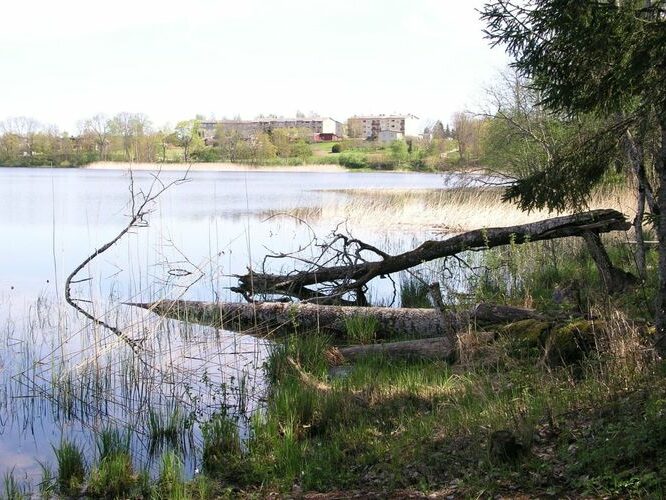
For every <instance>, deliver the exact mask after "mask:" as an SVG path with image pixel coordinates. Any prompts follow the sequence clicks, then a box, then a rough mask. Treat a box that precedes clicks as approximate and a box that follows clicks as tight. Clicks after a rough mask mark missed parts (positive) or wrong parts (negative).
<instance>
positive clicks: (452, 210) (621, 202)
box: [267, 187, 636, 233]
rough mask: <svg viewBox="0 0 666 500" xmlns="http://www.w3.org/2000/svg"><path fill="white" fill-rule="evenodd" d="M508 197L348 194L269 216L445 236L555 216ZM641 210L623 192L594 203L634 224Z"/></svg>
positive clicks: (464, 192) (462, 190) (599, 194)
mask: <svg viewBox="0 0 666 500" xmlns="http://www.w3.org/2000/svg"><path fill="white" fill-rule="evenodd" d="M502 192H503V191H502V189H501V188H493V187H487V188H478V187H474V188H470V187H451V188H446V189H437V190H433V189H422V190H416V189H412V190H401V189H383V190H381V189H380V190H378V189H346V190H339V191H336V193H338V194H344V195H345V196H343V197H341V196H336V197H335V198H333V197H331V198H329V199H327V200H325V202H324V204H323V205H322V206H316V207H296V208H293V209H290V210H287V211H284V210H281V211H279V212H277V211H276V212H271V211H269V212H267V215H269V216H271V215H273V216H277V215H285V214H288V215H293V216H295V217H298V218H300V219H303V220H306V221H308V222H314V221H322V220H333V221H339V220H347V221H349V222H350V223H352V224H354V225H362V226H368V227H378V226H381V227H383V228H400V227H410V228H414V227H428V228H431V229H433V230H436V231H438V232H441V233H456V232H462V231H469V230H473V229H479V228H483V227H502V226H511V225H518V224H526V223H529V222H534V221H537V220H540V219H545V218H548V217H551V216H553V214H549V213H548V212H547V211H538V210H537V211H532V212H530V213H527V212H523V211H521V210H520V209H519V208H518V207H516V206H515V205H512V204H510V203H504V202H502ZM635 206H636V203H635V194H634V192H633V191H632V190H630V189H629V188H622V187H614V188H603V189H599V190H597V191H596V192H595V193H594V194H593V196H592V197H591V199H590V202H589V208H590V209H595V208H615V209H617V210H620V211H621V212H623V213H625V214H627V215H628V216H629V218H630V219H631V218H632V216H633V214H634V213H635ZM386 214H390V218H387V217H386Z"/></svg>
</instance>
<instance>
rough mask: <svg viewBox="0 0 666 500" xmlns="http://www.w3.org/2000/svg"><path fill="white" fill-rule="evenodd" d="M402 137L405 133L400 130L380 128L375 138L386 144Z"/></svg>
mask: <svg viewBox="0 0 666 500" xmlns="http://www.w3.org/2000/svg"><path fill="white" fill-rule="evenodd" d="M404 137H405V135H404V134H403V133H402V132H396V131H395V130H381V131H380V132H379V135H378V136H377V140H378V141H379V142H380V143H381V144H388V143H391V142H393V141H399V140H400V139H403V138H404Z"/></svg>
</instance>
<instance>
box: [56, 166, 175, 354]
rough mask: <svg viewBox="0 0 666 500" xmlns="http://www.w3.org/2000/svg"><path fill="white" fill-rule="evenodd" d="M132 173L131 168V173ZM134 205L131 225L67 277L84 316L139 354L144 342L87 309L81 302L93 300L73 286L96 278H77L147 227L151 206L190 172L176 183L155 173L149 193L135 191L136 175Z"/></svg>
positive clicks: (68, 298) (68, 299) (67, 285)
mask: <svg viewBox="0 0 666 500" xmlns="http://www.w3.org/2000/svg"><path fill="white" fill-rule="evenodd" d="M131 174H132V172H131V170H130V176H131ZM130 179H131V180H130V188H129V189H130V207H131V214H130V220H129V222H128V223H127V225H126V226H125V227H124V228H123V229H122V230H121V231H120V232H119V233H118V234H117V235H116V237H115V238H113V239H111V240H110V241H108V242H107V243H105V244H104V245H102V246H101V247H100V248H98V249H96V250H95V251H94V252H93V253H91V254H90V255H88V257H86V258H85V259H84V260H83V261H82V262H81V263H80V264H79V265H78V266H76V268H75V269H74V270H73V271H72V272H71V273H70V274H69V276H67V279H66V280H65V301H66V302H67V303H68V304H69V305H70V306H72V307H73V308H74V309H76V310H77V311H78V312H79V313H81V314H82V315H83V316H85V317H86V318H88V319H89V320H90V321H92V322H93V323H94V324H96V325H99V326H102V327H104V328H106V329H107V330H109V331H111V332H112V333H113V334H114V335H116V336H117V337H118V338H120V339H121V340H122V341H123V342H125V343H126V344H127V345H128V346H130V348H131V349H132V351H134V352H135V353H138V352H139V349H140V344H141V341H140V340H137V339H132V338H130V337H128V336H127V335H126V334H125V333H124V332H123V331H122V330H120V329H119V328H118V327H117V326H113V325H110V324H109V323H107V322H106V321H104V320H103V319H101V318H99V317H97V316H95V315H94V314H93V313H91V312H90V311H88V310H87V309H85V308H83V307H82V306H81V305H79V303H80V302H83V303H92V301H90V300H86V299H81V298H76V297H72V291H71V287H72V284H73V283H80V282H82V281H90V280H92V278H91V277H88V278H83V279H80V280H77V279H75V278H76V276H77V275H78V274H79V273H80V272H81V271H82V270H83V269H84V268H85V267H86V266H87V265H88V264H90V263H91V262H92V261H93V260H95V259H96V258H97V257H98V256H100V255H101V254H103V253H104V252H106V251H107V250H108V249H109V248H111V247H112V246H114V245H115V244H116V243H118V241H120V240H121V239H122V237H123V236H125V235H126V234H127V233H128V232H130V231H131V230H132V229H134V228H138V227H145V226H146V225H147V224H148V222H147V221H146V216H147V215H148V214H149V213H150V211H151V207H152V205H153V203H154V202H155V200H157V198H159V197H160V195H161V194H162V193H164V192H165V191H166V190H167V189H169V188H170V187H172V186H174V185H177V184H181V183H183V182H185V181H186V180H187V172H186V173H185V175H184V176H183V177H181V178H179V179H176V180H174V181H172V182H169V183H167V184H165V183H164V182H162V180H161V179H160V178H159V172H158V174H155V175H153V182H152V183H151V185H150V188H149V189H148V192H143V190H139V191H138V192H135V190H134V178H133V177H130Z"/></svg>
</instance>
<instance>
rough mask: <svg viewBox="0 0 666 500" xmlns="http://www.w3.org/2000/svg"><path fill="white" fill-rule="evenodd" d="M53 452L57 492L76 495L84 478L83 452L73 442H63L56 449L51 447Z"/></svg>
mask: <svg viewBox="0 0 666 500" xmlns="http://www.w3.org/2000/svg"><path fill="white" fill-rule="evenodd" d="M53 452H54V454H55V457H56V461H57V464H58V468H57V475H56V480H57V485H58V491H59V492H60V493H61V494H63V495H77V494H78V493H79V492H80V491H81V489H82V487H83V485H84V482H85V478H86V465H85V459H84V454H83V450H82V449H81V448H80V447H79V446H78V445H77V444H76V443H75V442H73V441H67V440H63V441H62V442H61V443H60V445H59V446H58V447H53Z"/></svg>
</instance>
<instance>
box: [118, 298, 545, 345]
mask: <svg viewBox="0 0 666 500" xmlns="http://www.w3.org/2000/svg"><path fill="white" fill-rule="evenodd" d="M128 305H132V306H136V307H141V308H144V309H148V310H150V311H152V312H154V313H156V314H159V315H162V316H167V317H171V318H175V319H180V320H183V321H191V322H195V323H201V324H205V325H211V326H215V327H218V328H223V329H225V330H231V331H235V332H242V333H246V334H249V335H257V336H268V335H271V334H284V333H293V332H295V331H298V332H303V333H307V332H312V331H317V330H318V331H323V332H325V333H328V334H331V335H333V336H334V337H337V338H345V337H346V333H347V321H349V320H350V319H352V318H357V317H371V318H373V319H374V320H375V322H376V327H375V337H376V338H377V339H386V338H391V337H394V336H400V337H403V338H404V337H407V338H410V337H411V338H427V337H445V336H451V335H452V334H453V333H456V332H457V331H459V329H460V327H461V325H463V324H465V325H466V324H467V322H468V321H473V322H477V323H484V324H500V323H511V322H515V321H520V320H525V319H543V315H541V314H540V313H538V312H536V311H534V310H532V309H525V308H521V307H511V306H502V305H496V304H485V303H481V304H478V305H476V306H475V307H473V308H472V309H471V310H469V311H465V312H463V313H451V312H445V313H442V312H440V311H439V310H438V309H416V308H394V307H353V306H324V305H315V304H308V303H284V302H262V303H256V302H255V303H237V302H200V301H188V300H161V301H157V302H149V303H129V304H128Z"/></svg>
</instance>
